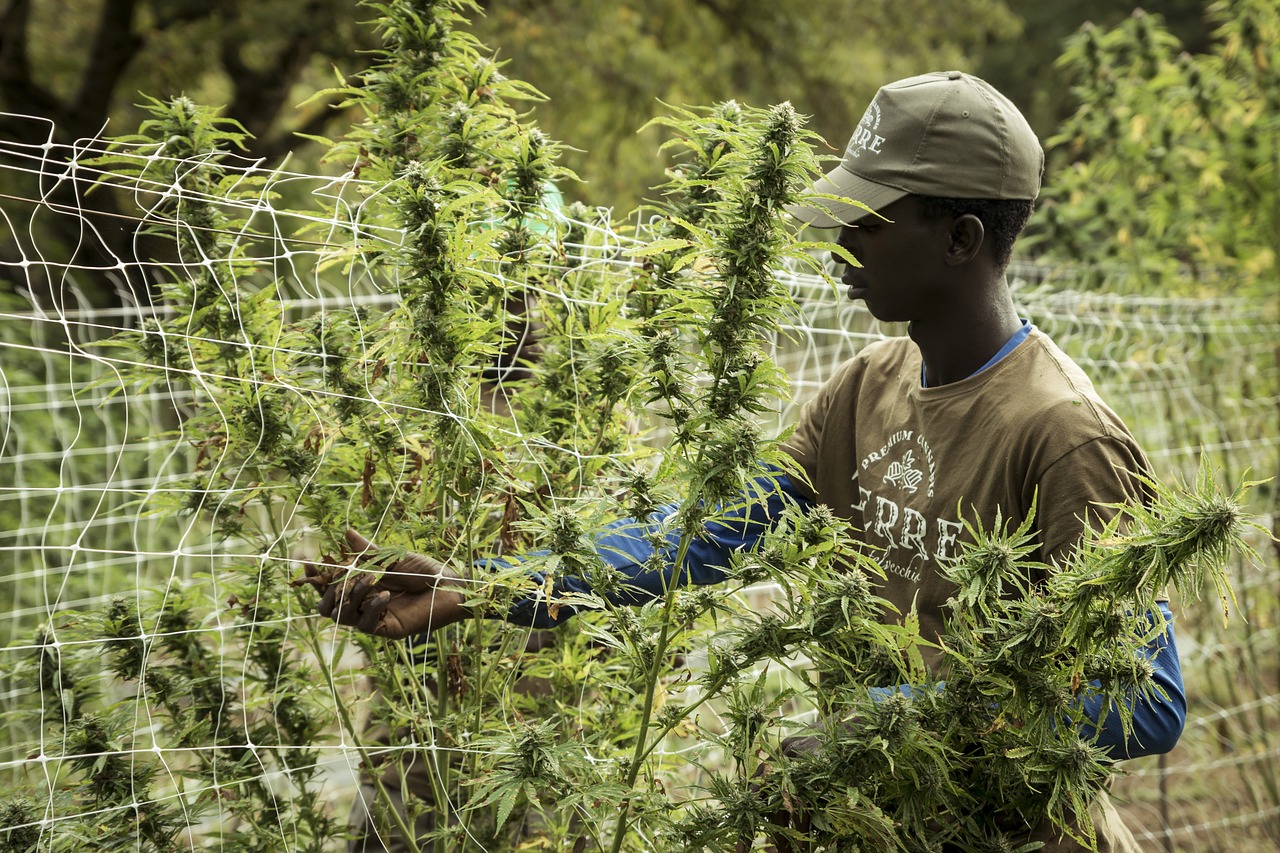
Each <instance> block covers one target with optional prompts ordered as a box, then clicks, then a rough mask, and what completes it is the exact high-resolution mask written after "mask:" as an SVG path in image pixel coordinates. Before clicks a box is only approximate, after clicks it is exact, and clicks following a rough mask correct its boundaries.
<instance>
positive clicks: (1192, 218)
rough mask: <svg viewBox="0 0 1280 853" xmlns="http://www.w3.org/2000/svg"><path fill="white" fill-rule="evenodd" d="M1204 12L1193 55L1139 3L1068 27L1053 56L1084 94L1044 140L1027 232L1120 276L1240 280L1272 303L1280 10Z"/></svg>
mask: <svg viewBox="0 0 1280 853" xmlns="http://www.w3.org/2000/svg"><path fill="white" fill-rule="evenodd" d="M1211 15H1212V20H1213V22H1214V23H1215V28H1214V29H1213V42H1212V48H1211V51H1210V52H1209V53H1205V54H1202V55H1198V56H1193V55H1191V54H1190V53H1188V52H1186V51H1185V50H1184V49H1183V48H1184V45H1183V44H1182V43H1181V42H1180V41H1179V39H1178V38H1177V37H1176V36H1175V35H1173V34H1172V33H1171V32H1170V31H1169V30H1168V28H1167V27H1166V26H1165V25H1164V23H1163V21H1162V20H1161V19H1160V18H1159V17H1157V16H1154V15H1147V14H1144V13H1141V12H1138V13H1135V14H1134V15H1133V16H1131V17H1130V18H1129V19H1128V20H1126V21H1125V22H1123V23H1122V24H1120V25H1119V26H1117V27H1115V28H1114V29H1111V30H1102V29H1099V28H1097V27H1091V26H1087V27H1085V28H1084V29H1082V30H1081V31H1080V32H1079V33H1077V34H1076V35H1075V36H1073V37H1072V38H1071V40H1070V41H1069V43H1068V45H1067V50H1066V52H1065V53H1064V54H1063V56H1062V59H1061V60H1059V65H1060V67H1061V68H1062V70H1063V71H1065V72H1066V73H1067V74H1068V75H1069V76H1070V77H1071V78H1072V79H1074V80H1075V81H1077V82H1076V86H1075V88H1074V89H1073V92H1074V94H1075V95H1076V97H1077V98H1078V102H1079V104H1080V106H1079V108H1078V109H1077V111H1076V113H1075V114H1074V115H1073V116H1072V117H1071V118H1070V119H1069V120H1068V121H1067V122H1065V123H1064V124H1063V126H1062V128H1061V130H1060V132H1059V133H1058V135H1057V136H1055V137H1054V138H1053V139H1051V140H1050V148H1051V152H1050V153H1051V168H1050V180H1049V181H1048V184H1047V189H1046V193H1045V197H1044V202H1043V204H1042V205H1041V210H1040V212H1039V213H1038V214H1037V217H1036V219H1035V220H1033V231H1032V233H1031V235H1030V240H1029V243H1030V245H1032V246H1035V245H1039V246H1040V248H1041V250H1042V251H1043V252H1045V253H1048V254H1051V255H1052V256H1056V257H1065V258H1068V259H1071V260H1074V261H1084V262H1092V263H1095V264H1100V265H1101V266H1100V267H1099V271H1100V274H1101V275H1104V276H1105V275H1107V272H1108V267H1112V268H1115V269H1118V270H1119V271H1120V274H1121V275H1122V277H1123V279H1124V280H1125V282H1127V283H1128V286H1130V287H1138V288H1144V289H1147V290H1149V291H1151V292H1156V291H1159V292H1167V291H1169V290H1181V291H1183V292H1188V291H1195V290H1211V291H1215V292H1227V291H1236V292H1241V293H1247V294H1252V295H1260V296H1264V297H1265V299H1266V303H1265V304H1266V305H1269V306H1271V310H1274V309H1275V307H1276V304H1277V299H1276V296H1277V294H1280V287H1278V286H1277V264H1276V258H1277V253H1278V252H1280V183H1278V179H1277V173H1278V172H1280V168H1278V166H1280V8H1277V6H1276V4H1275V2H1274V0H1222V2H1217V3H1215V4H1214V5H1213V6H1212V7H1211ZM1109 283H1111V284H1115V283H1116V282H1115V281H1110V282H1109Z"/></svg>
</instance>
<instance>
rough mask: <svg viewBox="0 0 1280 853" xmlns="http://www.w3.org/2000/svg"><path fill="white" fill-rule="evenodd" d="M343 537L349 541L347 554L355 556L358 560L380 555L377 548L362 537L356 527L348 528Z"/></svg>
mask: <svg viewBox="0 0 1280 853" xmlns="http://www.w3.org/2000/svg"><path fill="white" fill-rule="evenodd" d="M342 535H343V538H344V539H346V541H347V552H348V553H350V554H354V555H355V556H356V558H357V559H359V558H361V557H365V556H368V557H372V556H373V555H374V554H377V553H378V548H377V546H375V545H374V544H373V543H372V542H370V541H369V540H368V539H365V538H364V537H363V536H361V535H360V534H359V532H357V531H356V529H355V528H354V527H348V528H347V529H346V530H345V531H343V534H342Z"/></svg>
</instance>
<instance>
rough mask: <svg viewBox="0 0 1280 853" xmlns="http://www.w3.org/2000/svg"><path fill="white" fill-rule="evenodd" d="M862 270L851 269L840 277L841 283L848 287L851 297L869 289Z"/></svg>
mask: <svg viewBox="0 0 1280 853" xmlns="http://www.w3.org/2000/svg"><path fill="white" fill-rule="evenodd" d="M861 273H862V270H860V269H858V270H850V271H849V272H847V273H845V274H844V275H843V276H841V277H840V283H841V284H843V285H844V286H845V287H846V288H847V289H848V293H849V296H850V297H856V296H858V295H860V294H861V293H863V292H865V291H866V289H867V281H866V279H865V278H864V277H863V276H862V275H861Z"/></svg>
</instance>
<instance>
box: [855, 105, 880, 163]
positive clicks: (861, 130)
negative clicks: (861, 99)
mask: <svg viewBox="0 0 1280 853" xmlns="http://www.w3.org/2000/svg"><path fill="white" fill-rule="evenodd" d="M879 128H880V104H879V103H878V102H877V101H872V102H871V106H869V107H867V111H866V112H865V113H863V114H862V121H860V122H858V126H857V127H856V128H855V129H854V131H853V139H850V140H849V150H848V151H847V152H846V153H847V154H848V155H849V156H850V157H861V156H862V152H863V151H869V152H870V153H872V154H879V153H880V146H881V145H883V144H884V137H883V136H880V135H879V134H877V133H876V131H877V130H879Z"/></svg>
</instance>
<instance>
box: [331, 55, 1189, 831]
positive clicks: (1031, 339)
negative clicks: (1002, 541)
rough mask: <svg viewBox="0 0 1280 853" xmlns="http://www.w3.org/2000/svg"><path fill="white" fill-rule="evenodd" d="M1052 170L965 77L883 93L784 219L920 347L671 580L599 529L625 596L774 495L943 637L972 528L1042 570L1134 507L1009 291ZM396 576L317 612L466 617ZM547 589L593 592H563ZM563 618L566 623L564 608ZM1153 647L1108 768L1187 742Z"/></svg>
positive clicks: (820, 414) (889, 365)
mask: <svg viewBox="0 0 1280 853" xmlns="http://www.w3.org/2000/svg"><path fill="white" fill-rule="evenodd" d="M1043 164H1044V154H1043V151H1042V150H1041V147H1040V144H1039V142H1038V140H1037V139H1036V137H1035V134H1034V133H1033V132H1032V131H1031V129H1030V127H1029V126H1028V125H1027V123H1026V120H1025V119H1024V118H1023V116H1022V115H1021V114H1020V113H1019V112H1018V110H1017V109H1016V108H1015V107H1014V106H1013V104H1012V103H1010V102H1009V101H1008V100H1007V99H1006V98H1005V97H1004V96H1003V95H1001V94H1000V93H998V92H997V91H995V90H994V89H993V88H992V87H991V86H990V85H988V84H987V83H985V82H983V81H982V80H979V79H977V78H975V77H972V76H970V75H967V74H963V73H961V72H958V71H952V72H938V73H932V74H925V75H921V76H918V77H912V78H909V79H906V80H901V81H898V82H895V83H891V84H889V85H887V86H885V87H883V88H882V89H881V90H880V91H879V92H878V93H877V95H876V97H875V100H874V101H873V102H872V103H871V105H870V107H869V108H868V109H867V112H866V114H865V115H864V116H863V118H862V121H861V122H860V123H859V125H858V127H857V129H856V130H855V131H854V134H853V137H852V139H851V140H850V142H849V145H848V148H847V149H846V152H845V155H844V158H843V160H842V161H841V162H840V164H839V165H838V166H837V167H836V168H835V169H833V170H832V171H831V172H829V173H828V174H827V175H826V176H825V177H824V178H822V179H821V180H819V181H818V182H817V184H816V185H815V186H814V188H813V189H814V198H813V200H812V201H810V202H807V203H806V206H804V207H798V208H796V209H794V210H793V211H791V212H792V214H793V215H795V216H796V217H797V218H799V219H801V220H802V221H805V222H808V223H810V224H812V225H814V226H816V227H819V228H839V229H840V231H839V236H838V238H837V243H838V245H840V246H841V247H842V248H843V249H845V250H846V251H847V252H848V253H849V254H850V255H852V256H853V258H855V259H856V260H857V261H858V265H851V264H848V263H845V262H844V261H843V260H842V259H840V258H837V260H838V261H841V262H842V263H845V271H844V275H843V278H842V281H843V282H844V284H845V285H846V286H847V287H848V293H849V296H850V297H851V298H854V299H860V300H862V301H863V302H865V303H866V306H867V308H868V310H869V311H870V312H871V314H872V315H873V316H875V317H877V318H878V319H880V320H884V321H895V322H906V323H908V324H909V325H908V337H904V338H899V339H893V340H888V341H883V342H880V343H876V344H873V345H871V346H868V347H867V348H865V349H864V350H863V351H862V352H860V353H859V354H858V355H856V356H855V357H854V358H852V359H850V360H849V361H848V362H846V363H845V364H843V365H842V366H841V367H840V368H839V370H838V371H837V372H836V374H835V376H834V377H833V378H832V379H831V380H830V381H829V382H827V383H826V384H825V385H824V386H823V387H822V388H821V389H820V390H819V392H818V394H817V396H816V397H815V398H814V399H813V400H811V401H810V402H809V403H808V404H807V405H806V407H805V408H804V410H803V413H802V415H801V419H800V423H799V425H798V427H797V429H796V431H795V433H794V435H793V436H792V438H791V439H790V440H789V442H788V448H787V449H788V451H789V452H790V454H791V455H792V456H793V457H794V458H795V460H796V462H797V463H799V466H800V469H801V470H802V471H803V472H804V474H805V475H806V478H807V482H799V481H794V480H792V479H791V478H789V477H785V476H784V477H781V478H780V480H779V483H778V490H777V491H775V492H772V493H770V492H769V490H768V489H767V488H765V489H762V491H764V492H765V493H766V494H768V500H767V501H765V502H764V504H763V505H761V506H760V508H759V509H752V510H751V513H752V516H751V517H752V518H753V519H756V520H759V521H761V522H763V523H761V524H755V525H752V524H748V523H744V524H741V525H733V524H729V523H724V524H715V525H710V526H709V527H708V536H707V537H705V538H703V539H700V540H699V541H697V542H696V544H695V546H694V547H693V548H692V549H691V551H690V554H689V557H688V559H687V560H686V563H685V565H684V566H683V567H682V568H681V570H680V571H678V572H677V571H676V570H675V568H674V567H669V568H668V570H667V571H665V572H661V573H659V572H645V571H644V569H643V566H644V565H645V562H646V558H647V557H648V556H649V554H651V546H650V544H649V542H648V540H647V539H646V538H645V537H644V535H643V533H642V532H637V531H636V525H635V523H634V522H631V521H627V522H625V523H624V524H622V525H620V526H619V527H617V528H616V529H614V530H611V531H609V532H607V533H606V535H604V536H602V537H601V539H600V542H601V549H600V550H601V556H602V558H603V559H606V560H607V561H608V562H610V563H611V564H613V565H615V566H617V567H618V568H619V569H620V570H621V571H623V572H624V573H626V574H627V575H628V576H629V577H630V579H631V581H632V583H633V587H632V589H631V591H629V592H627V593H624V594H622V595H620V596H618V599H619V600H620V601H631V602H634V601H642V600H645V598H646V597H649V596H657V595H661V594H662V591H663V589H665V587H666V586H667V584H668V583H670V582H671V581H672V579H673V578H675V577H678V578H679V579H680V581H679V582H684V583H694V584H699V583H715V582H718V581H721V580H723V579H724V573H723V569H724V567H725V566H726V565H727V564H728V560H729V556H728V555H729V553H730V552H732V550H734V549H735V548H739V547H744V546H750V545H751V544H752V543H753V542H754V541H755V539H756V538H757V537H758V535H759V531H760V530H761V529H763V527H765V526H767V520H768V519H769V518H771V517H773V515H774V514H776V512H777V511H778V510H779V509H780V507H781V506H782V504H783V502H784V501H787V500H792V501H796V502H798V503H800V504H801V505H807V506H811V505H813V504H814V503H823V504H826V505H828V506H829V507H831V508H832V509H833V510H834V511H835V512H836V513H837V514H838V515H841V516H843V517H847V518H850V519H851V520H852V521H853V522H854V524H855V526H856V527H858V528H860V529H861V531H862V533H861V537H862V538H863V539H864V540H865V541H866V543H867V544H868V545H870V546H873V547H875V548H877V549H878V550H877V553H876V557H877V559H878V560H879V562H880V563H881V564H882V565H883V566H884V567H885V569H886V571H887V581H886V583H885V584H884V585H883V586H882V588H881V589H880V591H879V592H880V594H881V595H882V596H884V597H885V598H887V599H888V600H889V601H891V602H893V603H894V604H895V605H897V606H898V607H899V608H900V610H901V611H902V612H906V611H907V610H908V609H910V608H911V607H912V606H913V605H914V607H915V609H916V610H917V612H918V613H919V616H920V622H921V631H922V633H923V634H924V635H925V637H926V639H933V638H936V637H937V636H938V635H939V634H940V633H941V630H942V616H943V611H944V604H945V602H946V600H947V599H948V598H949V596H950V595H951V593H952V589H951V588H950V586H949V585H948V584H947V583H946V582H945V581H944V580H943V579H942V578H941V576H940V574H939V571H938V567H939V565H940V564H941V563H943V562H945V561H946V560H948V559H949V558H951V557H952V556H954V555H955V554H956V553H957V549H958V548H959V543H960V541H961V539H962V536H963V530H964V526H965V521H970V522H974V521H981V522H982V523H984V524H985V525H986V526H987V527H990V526H991V525H992V524H993V523H994V520H995V519H996V518H997V517H999V518H1001V519H1004V520H1005V521H1006V522H1008V523H1010V524H1013V525H1017V524H1019V523H1020V522H1022V521H1023V520H1024V519H1025V518H1026V517H1027V515H1028V514H1029V513H1030V512H1031V511H1032V507H1033V506H1034V507H1035V515H1036V527H1037V529H1038V541H1039V545H1040V554H1039V559H1040V560H1042V561H1043V562H1046V563H1053V562H1055V561H1061V560H1062V559H1063V558H1064V557H1065V556H1067V555H1068V554H1069V553H1070V552H1071V551H1072V549H1074V548H1075V547H1076V545H1077V543H1078V542H1079V540H1080V538H1081V535H1082V533H1083V531H1084V529H1085V526H1086V524H1090V523H1097V522H1100V521H1102V520H1104V519H1105V518H1106V517H1107V515H1108V514H1109V513H1111V512H1114V510H1113V509H1110V508H1109V506H1110V505H1114V504H1118V503H1122V502H1126V501H1131V500H1140V499H1142V498H1143V497H1144V490H1143V487H1142V484H1141V481H1140V480H1139V479H1138V475H1142V474H1146V473H1147V471H1148V463H1147V461H1146V459H1145V456H1144V455H1143V453H1142V450H1141V449H1140V448H1139V447H1138V445H1137V443H1136V442H1135V441H1134V439H1133V438H1132V436H1131V435H1130V434H1129V432H1128V430H1127V429H1126V428H1125V426H1124V424H1123V423H1121V421H1120V419H1119V418H1118V417H1117V416H1116V415H1115V414H1114V413H1113V412H1112V411H1111V410H1110V409H1109V408H1108V407H1107V406H1106V405H1105V404H1104V403H1103V402H1102V400H1101V399H1100V398H1099V397H1098V396H1097V394H1096V393H1095V391H1094V389H1093V386H1092V385H1091V384H1090V382H1089V380H1088V379H1087V378H1086V377H1085V375H1084V374H1083V373H1082V372H1081V371H1080V369H1079V368H1078V367H1077V366H1076V365H1075V364H1074V363H1073V362H1072V361H1071V360H1070V359H1069V358H1068V357H1067V356H1066V355H1065V354H1064V353H1063V352H1062V351H1061V350H1060V349H1058V348H1057V347H1056V346H1055V345H1054V344H1053V342H1052V341H1050V340H1049V339H1048V337H1046V336H1045V335H1044V334H1043V333H1041V332H1040V331H1038V330H1037V329H1035V328H1034V327H1032V326H1031V325H1030V324H1029V323H1027V322H1026V321H1025V320H1022V319H1020V318H1019V316H1018V313H1017V310H1016V308H1015V305H1014V303H1013V299H1012V296H1011V294H1010V291H1009V287H1008V283H1007V281H1006V279H1005V268H1006V266H1007V264H1008V262H1009V256H1010V252H1011V250H1012V247H1013V243H1014V240H1015V239H1016V237H1017V236H1018V234H1019V233H1020V232H1021V230H1022V228H1023V226H1024V225H1025V224H1026V222H1027V219H1028V217H1029V216H1030V214H1031V211H1032V206H1033V201H1034V199H1035V198H1036V196H1037V195H1038V193H1039V188H1040V178H1041V173H1042V170H1043ZM855 201H856V202H858V203H856V204H855V203H854V202H855ZM670 511H672V509H671V508H667V509H665V510H662V511H660V513H661V512H670ZM348 540H349V545H350V547H351V549H352V551H353V552H356V553H360V552H362V551H365V550H367V549H368V548H369V547H370V546H369V543H368V542H366V541H365V540H364V539H363V538H362V537H360V536H359V535H358V534H355V533H354V532H352V533H349V535H348ZM395 568H396V569H397V571H398V572H399V573H401V574H398V575H396V576H390V575H388V576H386V577H384V578H383V579H381V580H378V581H374V580H373V579H372V578H371V577H370V576H368V575H356V576H354V577H349V578H348V579H346V580H345V581H344V582H343V583H341V584H337V583H335V584H331V585H328V587H327V589H325V590H324V595H323V598H322V600H321V605H320V610H321V612H322V613H323V614H324V615H326V616H330V617H332V618H334V619H335V620H337V621H338V622H340V623H343V624H350V625H355V626H357V627H358V628H360V629H362V630H365V631H368V632H370V633H375V634H379V635H382V636H388V637H403V636H408V635H411V634H415V633H420V632H422V631H426V630H430V629H433V628H436V627H440V626H442V625H445V624H450V623H452V622H456V621H458V620H460V619H462V618H464V617H465V616H466V615H468V614H467V612H466V610H465V609H464V608H463V606H462V600H463V599H462V595H461V593H460V592H458V591H457V590H456V589H451V588H449V586H448V584H447V580H448V579H450V578H457V577H458V576H457V575H456V574H455V573H454V572H453V571H452V570H451V569H449V568H448V567H446V566H443V565H441V564H439V563H438V562H436V561H434V560H431V559H430V558H427V557H423V556H419V555H410V556H409V557H406V558H405V559H403V560H401V561H400V563H399V564H398V565H397V566H396V567H395ZM442 580H443V581H446V583H444V584H443V585H441V581H442ZM317 586H320V587H323V586H324V583H323V582H317ZM557 588H559V589H563V590H577V589H585V588H586V585H585V584H584V583H582V582H581V581H579V580H577V579H573V578H564V579H558V580H557ZM546 604H547V602H546V600H545V599H543V600H539V599H530V600H528V601H525V602H522V603H520V604H519V605H517V606H516V608H515V609H514V610H513V611H512V612H511V613H509V614H507V615H506V617H505V618H508V619H509V620H511V621H517V622H520V623H522V624H532V625H535V626H537V627H547V626H550V625H553V624H555V623H556V621H557V619H556V618H552V616H551V613H550V612H549V611H548V609H547V606H546ZM557 610H558V613H557V616H558V618H559V619H560V620H562V619H564V618H567V617H568V616H569V615H570V614H571V612H572V610H571V608H568V607H564V608H557ZM1165 615H1166V624H1170V620H1171V617H1170V614H1169V613H1168V612H1167V610H1166V611H1165ZM1149 653H1150V655H1151V657H1152V659H1153V661H1154V663H1155V666H1156V670H1157V681H1158V683H1159V684H1160V685H1161V687H1163V688H1164V690H1165V692H1166V693H1167V695H1168V697H1169V698H1168V700H1167V701H1154V700H1153V701H1151V702H1144V703H1140V704H1139V705H1138V706H1137V707H1136V708H1135V714H1134V721H1133V723H1134V725H1133V731H1132V732H1131V733H1130V735H1129V736H1128V737H1125V736H1124V734H1123V733H1122V732H1120V731H1118V730H1116V729H1115V727H1114V726H1113V727H1111V728H1104V729H1103V731H1102V733H1101V736H1100V740H1099V743H1100V744H1101V745H1103V746H1105V747H1107V748H1109V749H1111V751H1112V754H1113V755H1114V756H1115V757H1117V758H1123V757H1133V756H1138V755H1145V754H1151V753H1158V752H1164V751H1167V750H1169V749H1171V748H1172V746H1173V744H1174V743H1175V742H1176V741H1177V738H1178V736H1179V735H1180V733H1181V730H1182V725H1183V721H1184V718H1185V699H1184V697H1183V691H1182V682H1181V673H1180V669H1179V666H1178V658H1177V652H1176V648H1175V646H1174V643H1173V636H1172V631H1171V628H1170V630H1169V631H1168V632H1167V633H1166V634H1165V636H1164V637H1163V638H1161V639H1160V640H1159V641H1157V642H1156V643H1154V644H1153V645H1152V647H1151V649H1150V650H1149ZM935 662H936V661H929V663H931V664H932V663H935ZM1097 710H1098V709H1093V711H1094V712H1095V713H1094V714H1093V718H1094V719H1097V714H1096V711H1097ZM1109 719H1110V720H1111V721H1113V722H1114V720H1115V719H1116V715H1114V714H1112V715H1110V716H1109ZM1094 817H1095V821H1096V823H1097V825H1098V830H1099V849H1100V850H1102V851H1113V850H1115V851H1136V850H1137V846H1136V844H1134V842H1133V839H1132V836H1131V835H1129V833H1128V832H1127V831H1126V830H1125V829H1124V827H1123V826H1122V825H1121V824H1119V821H1118V820H1117V819H1116V816H1115V813H1114V810H1113V809H1111V808H1110V805H1109V803H1103V804H1102V806H1101V813H1099V814H1097V815H1095V816H1094ZM1029 832H1030V834H1029V835H1028V836H1027V838H1028V840H1035V841H1043V842H1045V843H1046V847H1045V849H1047V850H1072V849H1079V847H1078V846H1077V845H1075V844H1074V842H1070V841H1063V840H1061V839H1058V838H1057V837H1056V833H1054V832H1053V831H1052V828H1051V827H1048V826H1044V827H1038V828H1035V829H1034V830H1029Z"/></svg>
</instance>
